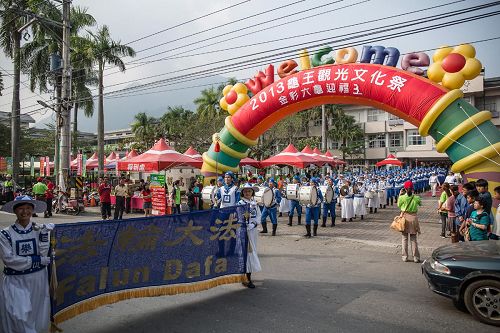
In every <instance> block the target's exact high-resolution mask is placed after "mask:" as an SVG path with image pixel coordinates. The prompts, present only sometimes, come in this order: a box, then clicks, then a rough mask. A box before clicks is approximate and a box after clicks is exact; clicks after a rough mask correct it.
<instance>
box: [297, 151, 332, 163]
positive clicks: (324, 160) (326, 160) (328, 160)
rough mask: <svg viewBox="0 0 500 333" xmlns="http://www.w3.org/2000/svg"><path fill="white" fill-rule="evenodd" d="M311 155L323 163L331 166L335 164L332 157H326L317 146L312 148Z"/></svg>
mask: <svg viewBox="0 0 500 333" xmlns="http://www.w3.org/2000/svg"><path fill="white" fill-rule="evenodd" d="M304 149H305V148H304ZM313 156H314V157H315V158H317V159H318V160H319V161H321V162H322V163H323V164H328V165H331V166H334V165H336V163H335V161H333V159H331V158H328V157H326V156H325V155H324V154H323V153H322V152H321V151H320V150H319V149H318V148H314V149H313Z"/></svg>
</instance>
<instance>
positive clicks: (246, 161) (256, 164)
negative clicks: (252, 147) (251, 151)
mask: <svg viewBox="0 0 500 333" xmlns="http://www.w3.org/2000/svg"><path fill="white" fill-rule="evenodd" d="M240 166H252V167H254V168H257V169H260V168H261V167H262V166H261V164H260V162H259V161H257V160H254V159H253V158H250V157H245V158H244V159H242V160H241V161H240Z"/></svg>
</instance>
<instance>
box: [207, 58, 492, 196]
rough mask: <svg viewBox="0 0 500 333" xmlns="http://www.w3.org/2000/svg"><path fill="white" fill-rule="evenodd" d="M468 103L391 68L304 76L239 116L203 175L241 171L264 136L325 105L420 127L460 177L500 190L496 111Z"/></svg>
mask: <svg viewBox="0 0 500 333" xmlns="http://www.w3.org/2000/svg"><path fill="white" fill-rule="evenodd" d="M257 79H258V78H257V77H256V80H257ZM462 97H463V93H462V91H461V90H459V89H455V90H450V91H448V90H447V89H446V88H444V87H442V86H440V85H438V84H436V83H434V82H432V81H430V80H428V79H426V78H423V77H421V76H418V75H415V74H412V73H410V72H408V71H404V70H400V69H398V68H395V67H390V66H384V65H377V64H366V63H359V64H357V63H351V64H342V65H325V66H320V67H314V68H311V69H306V70H302V71H300V72H297V73H295V74H293V75H289V76H285V77H284V78H282V79H280V80H279V81H276V82H274V83H272V84H270V85H267V86H266V87H265V88H263V89H262V90H260V91H259V92H257V93H256V94H255V95H254V96H253V97H252V98H251V99H249V100H246V101H245V103H244V104H243V105H242V106H241V107H239V109H237V110H236V111H235V112H234V113H231V114H232V115H231V116H228V117H227V118H226V120H225V127H224V128H223V129H222V130H221V131H220V132H219V133H218V134H214V136H213V143H212V145H211V147H210V149H209V150H208V151H207V152H205V153H204V154H203V161H204V162H203V167H202V169H201V171H202V174H204V175H205V176H206V177H213V176H215V174H216V173H219V174H220V173H222V172H225V171H228V170H231V171H238V165H239V162H240V160H241V159H243V158H245V157H246V156H247V153H248V149H249V148H250V147H251V146H253V145H256V144H257V139H258V137H259V136H260V135H262V134H263V133H264V132H265V131H266V130H268V129H269V128H271V127H272V126H273V125H274V124H276V123H277V122H278V121H280V120H281V119H283V118H285V117H287V116H289V115H292V114H294V113H296V112H299V111H301V110H305V109H308V108H311V107H314V106H318V105H322V104H360V105H368V106H373V107H375V108H377V109H381V110H385V111H387V112H389V113H391V114H393V115H396V116H398V117H399V118H402V119H404V120H406V121H408V122H410V123H411V124H413V125H415V126H417V127H418V129H419V132H420V134H421V135H422V136H427V135H430V136H432V137H433V138H434V139H435V140H436V142H437V144H436V150H437V151H438V152H446V154H448V156H449V157H450V159H451V160H452V161H453V163H454V164H453V166H452V171H454V172H464V175H465V176H466V177H467V178H468V179H469V180H470V179H478V178H485V179H487V180H488V181H490V182H493V183H492V184H490V188H494V187H495V186H498V185H500V179H499V177H500V168H499V165H500V154H499V152H500V132H499V131H498V129H497V128H496V127H495V126H494V125H493V123H492V122H491V121H490V119H491V113H490V112H489V111H481V112H480V111H478V110H477V109H476V108H475V107H473V106H472V105H470V104H469V103H467V102H466V101H465V100H464V99H463V98H462ZM216 142H218V145H217V146H218V147H217V149H216ZM219 147H220V152H216V151H215V150H219ZM216 168H217V169H216Z"/></svg>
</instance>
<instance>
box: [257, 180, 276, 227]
mask: <svg viewBox="0 0 500 333" xmlns="http://www.w3.org/2000/svg"><path fill="white" fill-rule="evenodd" d="M268 184H269V188H270V189H271V191H273V194H274V198H273V202H272V203H271V206H269V207H264V209H263V210H262V217H261V224H262V231H261V232H260V233H262V234H266V233H267V222H266V219H267V217H268V216H269V219H270V220H271V223H272V225H273V234H272V235H273V236H276V229H277V228H278V216H277V206H278V205H279V203H280V202H281V192H280V191H279V190H278V189H277V188H276V186H277V185H276V182H275V181H274V178H270V179H269V182H268Z"/></svg>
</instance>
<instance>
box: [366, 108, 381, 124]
mask: <svg viewBox="0 0 500 333" xmlns="http://www.w3.org/2000/svg"><path fill="white" fill-rule="evenodd" d="M384 113H385V112H384V111H380V110H377V109H369V110H368V114H367V121H382V120H383V116H384Z"/></svg>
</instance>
